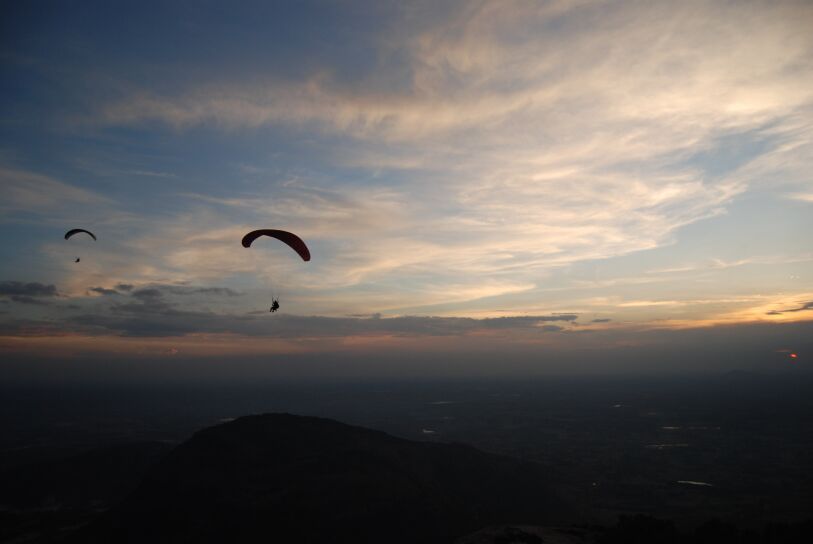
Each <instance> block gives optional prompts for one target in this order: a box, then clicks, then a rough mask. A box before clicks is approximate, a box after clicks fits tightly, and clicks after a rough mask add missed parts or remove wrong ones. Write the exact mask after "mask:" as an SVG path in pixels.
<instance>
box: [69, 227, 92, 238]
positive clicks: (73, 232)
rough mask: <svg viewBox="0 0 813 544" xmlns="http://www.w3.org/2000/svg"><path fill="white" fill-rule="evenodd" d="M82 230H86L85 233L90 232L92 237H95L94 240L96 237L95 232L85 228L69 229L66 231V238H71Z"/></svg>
mask: <svg viewBox="0 0 813 544" xmlns="http://www.w3.org/2000/svg"><path fill="white" fill-rule="evenodd" d="M80 232H84V233H85V234H89V235H90V237H91V238H93V239H94V240H95V239H96V235H95V234H93V233H92V232H90V231H89V230H85V229H71V230H69V231H68V232H66V233H65V239H66V240H67V239H68V238H70V237H71V236H73V235H74V234H79V233H80Z"/></svg>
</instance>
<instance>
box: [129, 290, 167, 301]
mask: <svg viewBox="0 0 813 544" xmlns="http://www.w3.org/2000/svg"><path fill="white" fill-rule="evenodd" d="M130 296H131V297H135V298H138V299H141V300H145V301H147V300H154V299H157V298H161V297H163V296H164V294H163V293H162V292H161V291H160V290H159V289H155V288H150V289H139V290H137V291H133V292H132V294H130Z"/></svg>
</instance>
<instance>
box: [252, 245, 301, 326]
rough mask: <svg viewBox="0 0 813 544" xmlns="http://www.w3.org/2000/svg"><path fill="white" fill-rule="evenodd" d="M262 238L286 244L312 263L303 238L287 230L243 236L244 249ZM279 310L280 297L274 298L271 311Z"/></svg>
mask: <svg viewBox="0 0 813 544" xmlns="http://www.w3.org/2000/svg"><path fill="white" fill-rule="evenodd" d="M261 236H268V237H270V238H276V239H277V240H279V241H280V242H282V243H284V244H285V245H287V246H288V247H290V248H291V249H293V250H294V251H296V253H297V254H298V255H299V256H300V257H301V258H302V260H303V261H310V260H311V252H310V250H309V249H308V246H307V245H305V242H304V241H302V238H300V237H299V236H297V235H296V234H294V233H292V232H288V231H285V230H276V229H259V230H253V231H251V232H249V233H248V234H246V235H245V236H243V240H242V244H243V247H245V248H249V247H251V244H252V243H254V240H256V239H257V238H259V237H261ZM277 310H279V297H276V296H274V297H273V298H272V299H271V308H270V309H269V312H270V313H272V314H273V313H275V312H276V311H277Z"/></svg>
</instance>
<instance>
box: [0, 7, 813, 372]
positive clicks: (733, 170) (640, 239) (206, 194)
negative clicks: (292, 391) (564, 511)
mask: <svg viewBox="0 0 813 544" xmlns="http://www.w3.org/2000/svg"><path fill="white" fill-rule="evenodd" d="M2 10H3V16H2V17H0V66H1V68H0V69H1V70H2V76H0V81H2V85H0V350H2V352H5V353H6V355H8V356H9V357H8V358H9V360H11V359H14V360H15V361H23V360H28V359H32V358H33V359H39V360H49V361H55V360H60V361H65V363H64V364H65V365H70V361H71V360H79V359H81V360H85V359H94V360H112V359H128V360H130V359H133V360H142V361H147V362H150V363H156V364H159V365H160V364H163V363H162V361H164V362H166V364H173V363H172V362H171V360H172V359H176V360H177V359H180V358H188V359H190V360H192V359H209V360H219V361H221V360H229V361H235V360H258V361H267V362H268V363H267V364H269V365H274V364H276V362H277V361H280V360H282V359H284V358H285V357H287V358H288V359H285V360H286V361H290V360H293V359H295V358H296V357H303V356H306V355H308V356H313V357H318V358H325V357H327V358H330V357H331V356H335V358H334V359H335V361H336V363H335V364H333V365H332V366H331V368H333V370H334V371H335V372H336V373H341V372H342V366H341V365H342V364H343V363H342V362H341V361H348V360H353V359H354V358H362V359H365V360H370V361H374V360H385V359H387V358H396V359H399V360H401V359H403V360H404V361H406V362H403V361H402V363H400V364H401V366H402V367H405V366H408V365H409V364H410V363H409V361H415V360H424V362H426V361H434V362H438V365H440V361H442V362H443V364H451V363H449V361H451V360H455V361H457V360H459V361H467V360H474V359H477V357H479V356H482V357H483V362H481V363H478V365H479V366H478V368H481V369H489V368H491V369H492V370H496V369H497V368H499V367H500V365H501V362H502V361H501V360H500V357H503V356H504V357H506V358H508V359H511V360H512V361H514V363H512V364H515V365H519V366H517V367H516V368H519V367H522V368H523V369H524V370H523V371H528V369H533V370H534V371H539V372H544V371H545V370H551V371H556V372H563V371H567V370H573V371H581V370H585V369H592V370H599V371H601V372H608V371H612V370H613V369H614V368H627V367H629V365H628V364H627V363H629V361H631V360H635V361H636V362H635V367H636V368H644V369H649V370H653V371H654V370H661V369H665V368H668V369H670V370H672V371H678V370H680V369H681V368H683V367H686V368H693V369H696V368H697V367H700V368H709V369H720V368H736V367H738V366H739V365H741V364H742V361H743V360H744V358H746V359H748V360H749V361H756V362H754V363H753V364H762V365H763V366H764V365H768V366H771V365H776V364H785V363H786V362H787V361H784V359H783V358H782V357H783V354H787V353H790V352H796V351H798V352H799V353H800V355H801V356H800V357H799V358H797V359H794V361H795V362H794V364H797V365H802V364H805V360H806V359H810V358H811V357H813V354H811V355H810V357H807V358H806V357H804V355H805V350H810V349H811V348H813V346H812V345H811V340H810V338H813V236H811V232H813V32H811V31H810V29H811V28H813V4H811V3H810V2H805V1H798V2H785V1H770V2H759V1H737V2H724V1H709V2H698V1H691V0H689V1H686V2H679V3H676V2H658V1H647V2H634V1H619V2H602V1H596V2H589V1H581V0H561V1H557V0H554V1H549V2H544V1H538V2H536V1H512V0H498V1H493V2H489V1H474V0H472V1H462V2H455V1H448V2H436V1H427V2H423V1H416V2H388V1H379V0H376V1H347V2H344V1H332V0H324V1H296V2H229V3H223V2H207V1H196V2H188V1H178V2H148V1H139V2H115V3H110V2H90V1H88V2H38V1H32V2H17V3H6V4H4V6H3V7H2ZM77 227H78V228H86V229H89V230H91V231H93V232H94V233H95V234H96V235H97V237H98V240H97V241H95V242H94V241H93V240H92V239H90V238H89V237H87V236H84V235H79V236H75V237H73V238H71V239H70V240H67V241H66V240H64V239H63V234H64V233H65V231H66V230H68V229H70V228H77ZM256 228H279V229H284V230H289V231H292V232H295V233H297V234H298V235H299V236H301V237H302V238H303V239H304V240H305V241H306V243H307V244H308V245H309V247H310V249H311V253H312V255H313V258H312V260H311V261H310V262H307V263H306V262H303V261H301V260H299V259H298V257H297V256H296V254H295V253H294V252H293V251H291V250H290V249H289V248H287V247H285V246H284V245H282V244H281V243H279V242H277V241H274V240H269V239H265V240H259V241H258V242H256V243H255V244H254V245H253V247H252V248H250V249H245V248H243V247H242V246H241V245H240V239H241V237H242V235H243V234H245V233H246V232H248V231H249V230H253V229H256ZM76 258H80V259H81V260H80V262H78V263H77V262H75V259H76ZM273 296H279V297H280V304H281V311H280V312H279V313H277V314H274V315H271V314H269V312H268V307H269V306H270V303H271V298H272V297H273ZM710 345H715V346H719V350H718V351H714V353H715V356H713V357H709V358H707V359H704V358H703V357H700V359H701V361H699V362H698V361H696V360H695V359H696V357H694V356H692V357H688V356H681V357H678V356H676V355H675V354H676V353H681V350H684V351H683V353H684V355H685V354H687V353H690V352H691V353H695V351H692V350H697V353H703V352H704V351H703V350H704V346H710ZM619 350H620V351H619ZM625 350H626V351H625ZM630 350H633V351H635V353H636V354H637V355H631V353H632V351H630ZM636 350H637V351H636ZM652 350H654V351H652ZM715 350H717V348H715ZM607 353H614V354H615V355H614V356H612V357H608V358H607V360H608V361H612V362H611V363H607V362H606V361H605V362H601V357H600V356H598V355H601V354H607ZM579 354H581V355H579ZM597 354H598V355H597ZM667 354H668V355H669V356H667ZM689 359H691V361H689ZM588 360H589V361H590V362H589V363H587V362H583V363H580V362H579V361H588ZM779 360H782V363H778V361H779ZM517 361H522V363H521V364H520V363H519V362H517ZM563 361H569V362H567V363H564V362H563ZM666 361H668V363H667V362H666ZM760 361H761V362H760ZM370 364H371V365H373V364H374V363H370ZM433 364H434V363H426V364H424V365H423V366H421V365H418V364H417V363H415V366H414V368H415V369H419V368H420V369H421V370H415V373H420V372H425V371H426V372H431V367H432V365H433ZM472 365H473V366H477V365H474V363H472ZM67 368H70V366H68V367H67ZM427 368H428V369H429V370H427ZM457 368H459V369H461V370H460V371H461V372H465V371H466V366H465V363H460V364H459V365H458V367H457ZM472 368H473V367H472ZM504 368H514V367H513V366H511V365H508V367H504Z"/></svg>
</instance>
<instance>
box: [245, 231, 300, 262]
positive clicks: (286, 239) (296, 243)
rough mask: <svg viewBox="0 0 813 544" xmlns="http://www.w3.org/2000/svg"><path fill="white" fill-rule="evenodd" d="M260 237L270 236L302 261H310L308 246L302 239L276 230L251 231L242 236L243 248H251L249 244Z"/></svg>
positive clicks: (290, 233)
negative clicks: (285, 245)
mask: <svg viewBox="0 0 813 544" xmlns="http://www.w3.org/2000/svg"><path fill="white" fill-rule="evenodd" d="M260 236H270V237H271V238H276V239H277V240H279V241H281V242H283V243H285V244H287V245H288V246H289V247H290V248H291V249H293V250H294V251H296V252H297V253H298V254H299V256H300V257H302V260H303V261H310V260H311V252H310V250H309V249H308V246H306V245H305V242H303V241H302V238H300V237H299V236H297V235H296V234H294V233H292V232H288V231H284V230H276V229H260V230H253V231H251V232H249V233H248V234H246V235H245V236H243V247H251V244H252V243H253V242H254V240H256V239H257V238H259V237H260Z"/></svg>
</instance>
